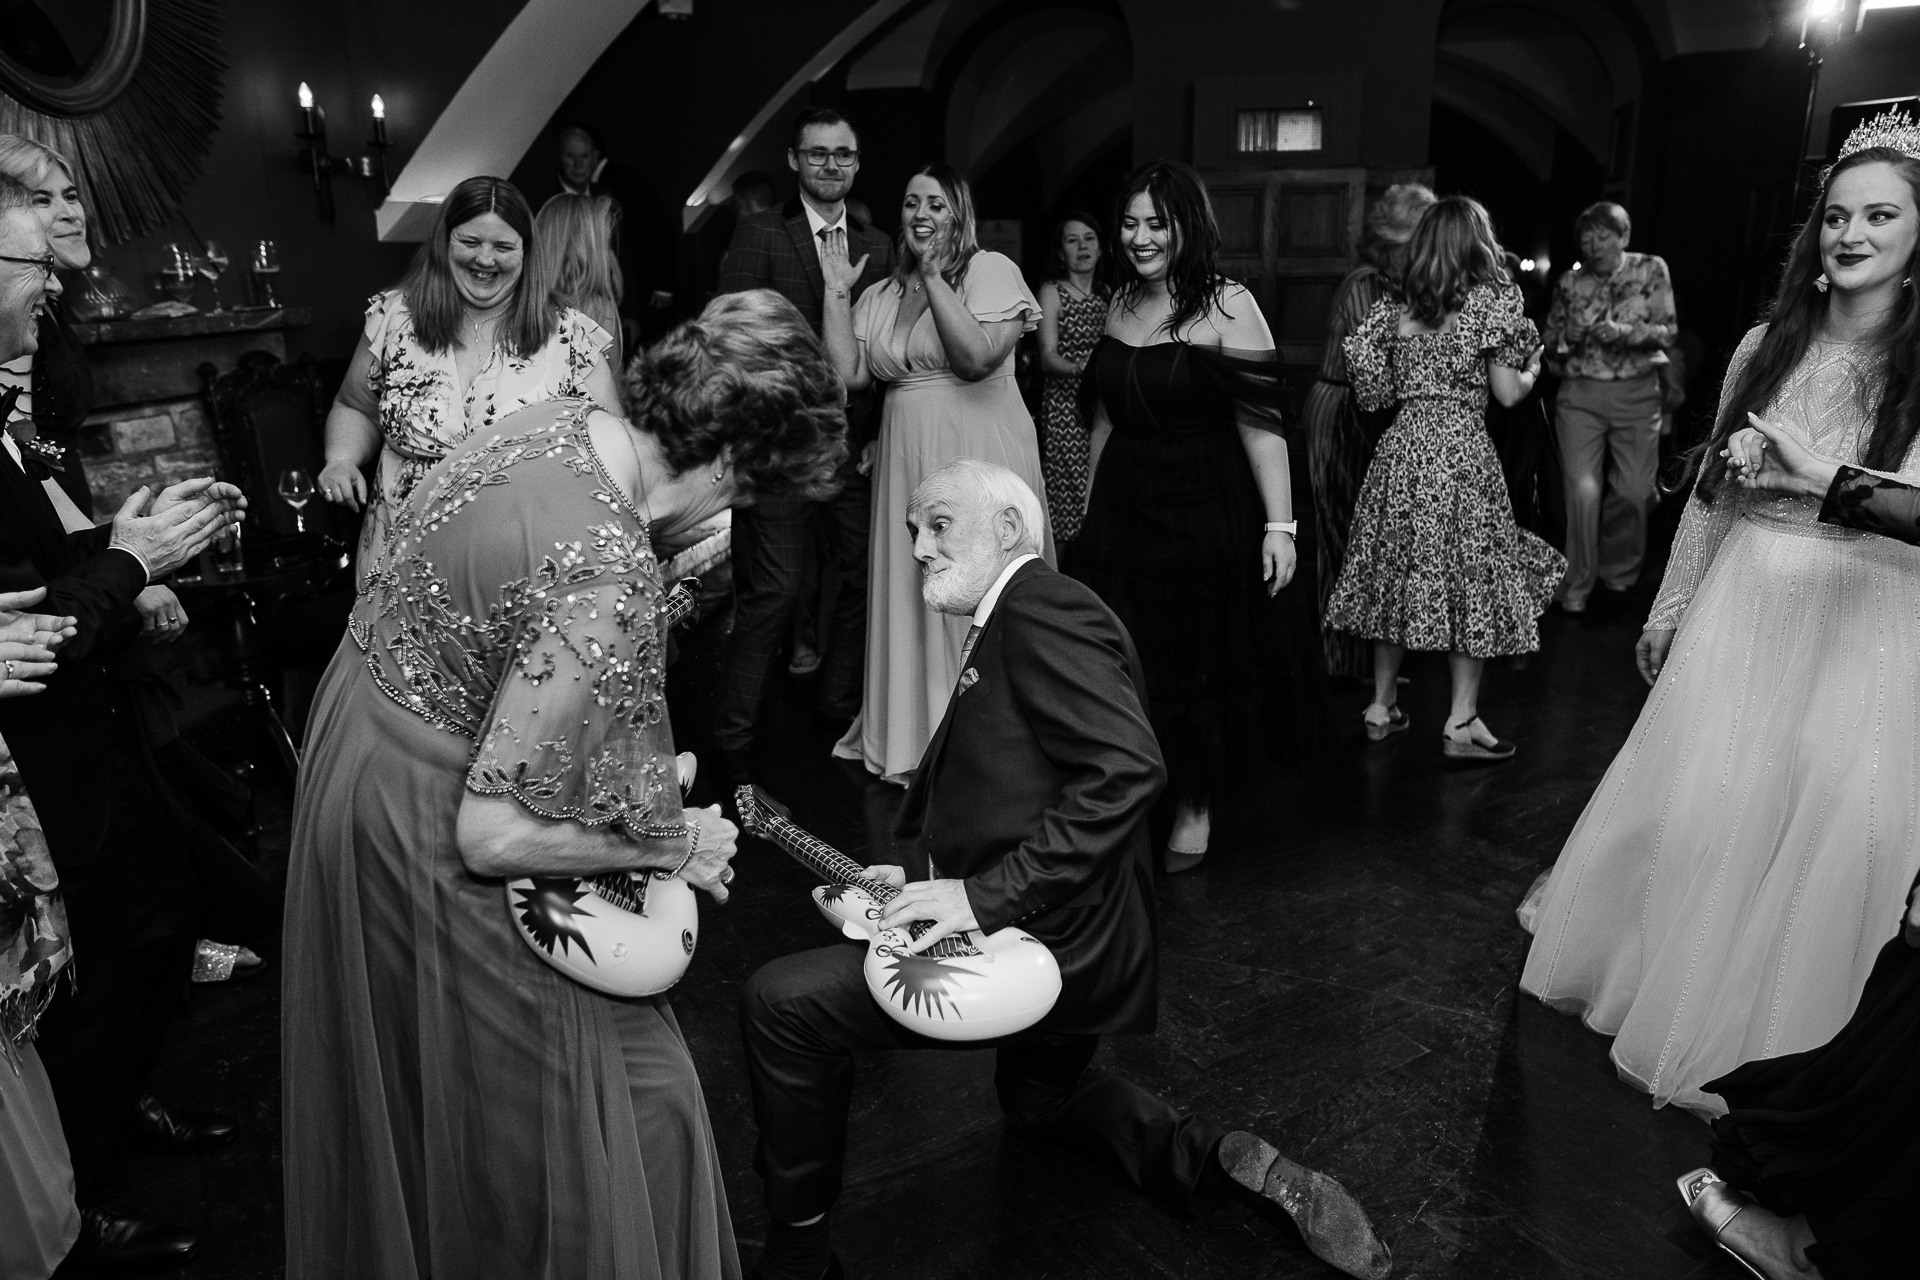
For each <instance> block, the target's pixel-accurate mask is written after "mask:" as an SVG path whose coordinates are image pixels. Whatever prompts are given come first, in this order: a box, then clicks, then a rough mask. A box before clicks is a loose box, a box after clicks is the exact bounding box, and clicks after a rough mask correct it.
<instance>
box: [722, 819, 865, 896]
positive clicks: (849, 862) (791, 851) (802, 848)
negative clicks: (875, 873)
mask: <svg viewBox="0 0 1920 1280" xmlns="http://www.w3.org/2000/svg"><path fill="white" fill-rule="evenodd" d="M753 829H754V830H755V831H756V832H757V833H758V834H760V835H763V836H765V837H766V838H767V839H768V840H771V841H772V842H773V843H774V844H776V845H778V846H779V847H780V850H781V852H783V853H785V854H786V855H787V856H788V857H790V858H792V859H793V860H794V861H795V862H798V863H799V864H800V865H801V866H803V867H805V868H807V870H809V871H812V872H813V873H814V874H816V875H818V876H820V877H822V878H823V879H825V880H827V881H828V882H829V883H831V884H842V885H846V886H848V887H850V888H854V889H859V890H860V891H861V892H863V893H865V894H866V895H867V896H868V897H870V898H872V899H873V900H874V901H875V902H879V903H887V902H892V901H893V900H894V899H895V898H896V897H898V896H899V894H900V890H898V889H897V888H895V887H894V886H892V885H890V884H888V883H886V882H885V881H884V880H875V879H874V878H873V877H872V876H870V875H868V874H867V869H866V868H865V867H863V866H861V865H860V864H859V863H857V862H855V861H854V860H853V859H852V858H849V857H848V856H847V855H846V854H844V853H841V852H840V851H839V850H838V849H836V848H834V847H833V846H832V845H830V844H828V843H827V842H826V841H824V840H818V839H815V838H814V837H813V836H810V835H808V834H807V833H806V832H804V831H802V830H801V829H800V828H799V827H796V826H794V825H793V823H791V822H789V821H787V820H786V819H785V818H783V817H781V816H780V815H779V814H776V813H767V812H763V813H761V814H760V815H758V820H757V821H755V822H754V824H753Z"/></svg>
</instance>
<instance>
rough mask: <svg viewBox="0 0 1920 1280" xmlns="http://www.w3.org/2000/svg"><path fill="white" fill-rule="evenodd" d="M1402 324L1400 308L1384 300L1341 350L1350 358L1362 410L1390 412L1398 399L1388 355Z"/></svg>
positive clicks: (1350, 374)
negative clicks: (1387, 409)
mask: <svg viewBox="0 0 1920 1280" xmlns="http://www.w3.org/2000/svg"><path fill="white" fill-rule="evenodd" d="M1399 323H1400V307H1399V304H1398V303H1396V302H1394V300H1393V299H1391V298H1382V299H1381V300H1380V301H1378V302H1376V303H1374V304H1373V310H1371V311H1369V312H1367V318H1366V319H1365V320H1362V321H1361V322H1360V327H1359V328H1358V329H1356V330H1354V332H1353V336H1351V337H1349V338H1348V339H1347V340H1346V341H1345V342H1343V343H1341V344H1340V345H1341V348H1342V349H1343V350H1344V351H1345V352H1346V355H1347V377H1348V379H1349V380H1350V381H1351V382H1352V383H1353V398H1354V400H1355V402H1357V403H1358V404H1359V406H1360V407H1361V408H1362V409H1366V410H1369V411H1373V410H1379V409H1386V408H1389V407H1391V406H1392V404H1393V402H1394V401H1395V400H1396V399H1397V398H1398V397H1397V396H1395V395H1394V390H1393V374H1392V372H1391V371H1390V370H1389V369H1388V368H1387V354H1388V351H1389V350H1390V348H1391V344H1392V342H1393V331H1394V329H1395V328H1397V327H1398V325H1399Z"/></svg>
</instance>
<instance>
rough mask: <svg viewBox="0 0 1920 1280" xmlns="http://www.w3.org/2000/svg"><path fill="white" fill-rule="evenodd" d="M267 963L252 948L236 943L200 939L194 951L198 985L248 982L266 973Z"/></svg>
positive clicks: (194, 972)
mask: <svg viewBox="0 0 1920 1280" xmlns="http://www.w3.org/2000/svg"><path fill="white" fill-rule="evenodd" d="M266 967H267V962H266V961H265V960H262V959H261V958H260V957H259V955H258V954H256V953H255V951H254V950H253V948H252V947H243V946H240V945H239V944H238V943H233V942H215V941H213V940H212V939H211V938H202V939H200V941H199V943H198V945H196V946H195V947H194V949H193V980H194V981H195V982H245V981H246V980H247V979H248V978H257V977H259V976H260V974H261V973H262V972H264V971H265V969H266Z"/></svg>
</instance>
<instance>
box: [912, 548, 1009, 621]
mask: <svg viewBox="0 0 1920 1280" xmlns="http://www.w3.org/2000/svg"><path fill="white" fill-rule="evenodd" d="M990 566H991V562H990V561H989V562H988V564H984V565H981V566H980V568H979V569H978V570H974V571H972V572H969V569H970V568H971V566H968V565H962V564H956V565H954V566H953V567H952V568H950V569H948V570H946V571H945V572H944V573H936V574H933V575H931V576H928V575H927V574H926V573H925V572H924V571H922V573H921V577H920V598H921V599H922V600H924V601H926V603H927V608H929V609H932V610H933V611H934V612H935V613H953V614H969V613H972V612H973V611H974V610H975V609H976V608H978V607H979V605H980V600H981V598H982V597H984V596H985V595H986V594H987V588H988V587H991V586H992V585H993V577H992V575H991V574H990V573H989V572H988V569H989V568H990Z"/></svg>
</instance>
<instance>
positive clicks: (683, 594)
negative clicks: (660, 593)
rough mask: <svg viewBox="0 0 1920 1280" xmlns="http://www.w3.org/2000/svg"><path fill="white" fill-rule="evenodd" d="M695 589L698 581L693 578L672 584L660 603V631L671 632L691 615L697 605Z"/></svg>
mask: <svg viewBox="0 0 1920 1280" xmlns="http://www.w3.org/2000/svg"><path fill="white" fill-rule="evenodd" d="M697 587H698V580H697V579H694V578H682V579H681V580H680V581H678V582H676V583H674V584H673V587H672V589H671V590H669V591H668V592H667V594H666V596H665V597H664V598H663V599H662V600H661V601H660V622H661V630H662V631H671V630H673V629H674V628H675V627H677V626H679V625H680V624H681V623H683V622H685V621H686V620H687V618H688V617H689V616H690V615H691V614H692V613H693V606H694V605H695V604H697V603H698V599H697V597H696V595H695V591H696V589H697Z"/></svg>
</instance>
